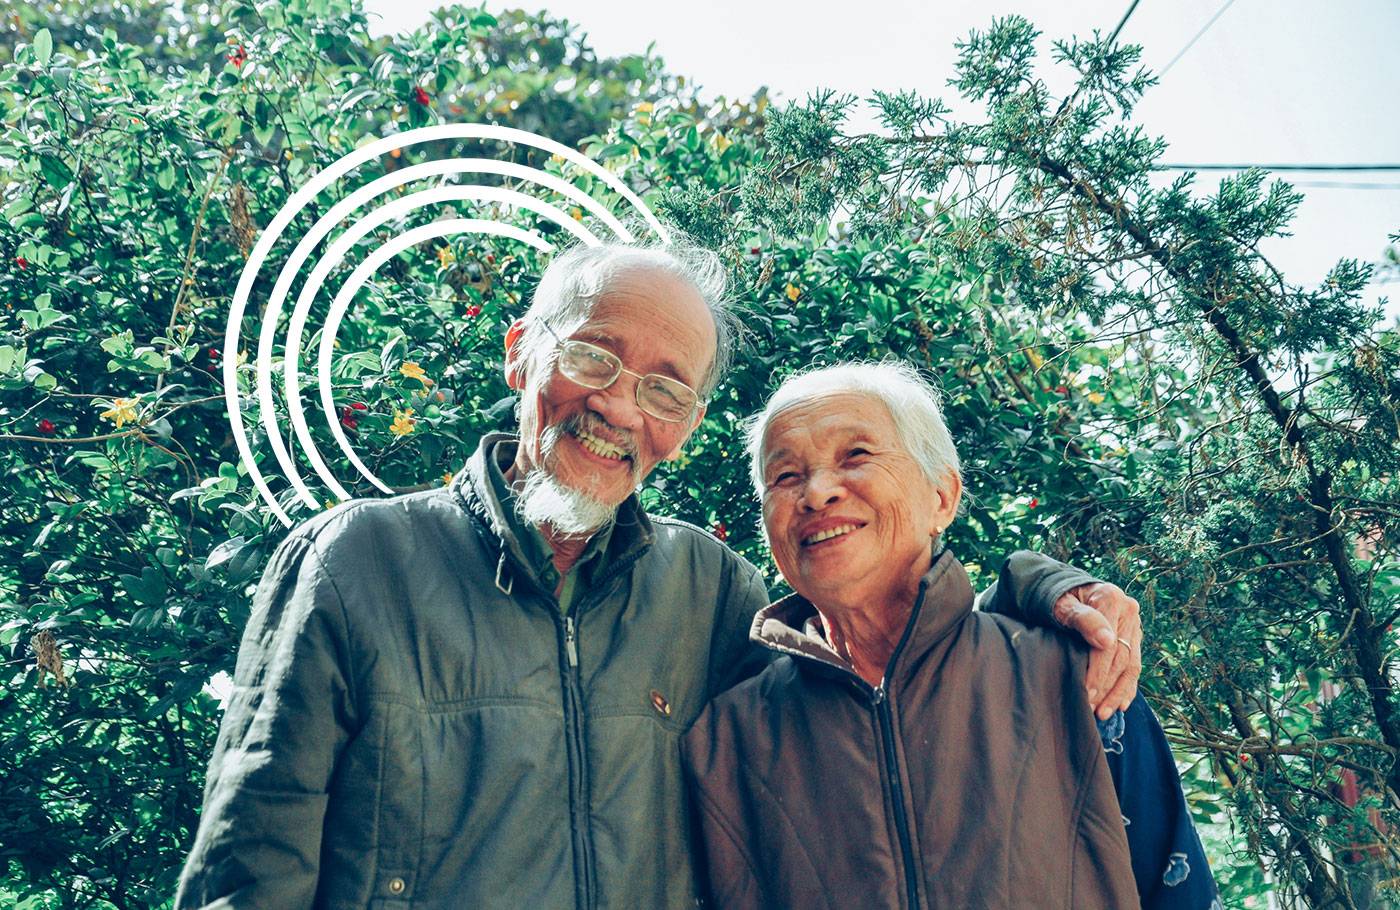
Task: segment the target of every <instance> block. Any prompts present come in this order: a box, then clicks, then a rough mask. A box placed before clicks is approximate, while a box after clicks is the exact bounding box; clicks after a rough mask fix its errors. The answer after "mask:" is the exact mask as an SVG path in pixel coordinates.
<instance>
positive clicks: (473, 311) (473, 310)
mask: <svg viewBox="0 0 1400 910" xmlns="http://www.w3.org/2000/svg"><path fill="white" fill-rule="evenodd" d="M480 315H481V307H480V306H478V305H477V304H475V303H473V304H472V305H471V306H469V307H467V316H468V317H470V318H472V319H475V318H476V317H478V316H480Z"/></svg>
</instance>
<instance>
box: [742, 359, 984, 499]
mask: <svg viewBox="0 0 1400 910" xmlns="http://www.w3.org/2000/svg"><path fill="white" fill-rule="evenodd" d="M840 392H860V393H863V394H866V395H870V396H871V397H873V398H877V399H879V400H880V401H882V402H884V404H885V407H887V408H889V411H890V416H891V417H892V418H893V419H894V426H895V430H896V431H898V433H899V440H900V442H902V443H903V444H904V448H905V450H906V451H908V452H909V454H910V455H911V456H913V458H914V460H915V461H916V462H918V464H919V467H920V468H922V469H923V472H924V476H925V477H927V478H928V480H929V482H930V483H933V484H935V485H937V486H942V485H943V483H944V481H945V479H946V477H947V475H948V472H949V471H951V472H953V474H955V475H958V476H959V477H960V476H961V473H962V467H961V465H960V464H959V461H958V450H957V447H956V446H954V445H953V437H952V435H951V434H950V433H949V432H948V425H947V424H946V423H945V422H944V421H943V408H942V405H941V404H940V401H941V399H942V396H941V395H940V394H939V392H938V389H937V388H935V387H934V385H933V384H932V383H931V382H929V381H928V380H926V379H924V378H923V377H922V376H920V375H919V372H918V370H916V369H914V367H912V366H910V365H909V364H907V363H903V362H902V361H897V360H886V361H881V362H879V363H839V364H835V365H833V366H825V367H816V368H814V369H809V370H806V371H804V372H801V373H794V374H793V375H791V376H789V377H788V378H787V379H784V380H783V383H782V385H780V386H778V390H777V391H776V392H774V393H773V396H772V397H771V398H769V399H768V404H767V405H766V406H765V407H764V408H763V411H762V412H760V413H759V414H758V415H757V416H755V417H754V418H753V419H752V420H750V421H749V424H748V426H747V427H746V428H745V431H744V437H745V446H746V448H747V450H748V454H749V469H750V473H751V476H752V477H753V484H754V489H755V490H757V492H758V495H759V497H760V498H762V496H763V468H764V464H763V435H764V433H766V432H768V425H769V424H770V423H772V422H773V418H774V417H776V416H777V415H778V414H779V413H781V412H782V411H784V410H786V409H787V408H790V407H792V406H793V405H795V404H800V403H801V402H804V401H807V400H809V399H812V398H816V397H818V396H821V395H832V394H836V393H840Z"/></svg>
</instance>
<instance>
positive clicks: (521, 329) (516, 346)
mask: <svg viewBox="0 0 1400 910" xmlns="http://www.w3.org/2000/svg"><path fill="white" fill-rule="evenodd" d="M524 334H525V320H523V319H517V320H515V321H514V322H512V323H511V324H510V328H508V329H506V385H507V386H508V387H509V388H512V389H514V390H516V391H520V390H521V389H523V388H525V364H524V362H523V361H522V360H521V359H520V356H521V355H520V338H521V336H523V335H524Z"/></svg>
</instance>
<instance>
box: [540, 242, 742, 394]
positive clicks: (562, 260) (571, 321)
mask: <svg viewBox="0 0 1400 910" xmlns="http://www.w3.org/2000/svg"><path fill="white" fill-rule="evenodd" d="M635 271H657V272H663V273H665V274H668V275H672V276H674V277H676V278H679V279H681V280H683V281H685V282H687V283H688V284H690V285H691V286H692V287H694V288H695V290H696V292H697V293H699V295H700V297H701V299H703V300H704V301H705V306H706V308H708V309H709V311H710V316H711V317H713V318H714V322H715V340H716V341H715V356H714V359H713V360H712V361H711V362H710V368H709V369H708V370H707V371H706V372H705V375H704V376H703V377H702V378H701V382H700V387H699V388H698V389H696V391H697V392H699V393H700V399H701V400H702V401H704V400H705V399H707V398H709V397H710V394H711V393H712V392H713V391H714V390H715V386H717V385H719V380H720V377H722V376H723V375H724V374H725V373H726V372H727V371H728V369H729V363H730V359H731V357H732V356H733V348H734V338H735V335H736V334H737V328H738V323H737V321H736V320H735V318H734V316H733V314H732V313H731V312H730V307H729V301H728V290H729V275H728V272H727V271H726V270H725V267H724V262H723V260H721V259H720V257H719V255H718V254H716V253H715V252H713V251H712V250H707V249H705V248H704V247H702V246H699V245H696V244H694V243H690V242H689V241H684V240H673V241H672V242H670V243H605V244H602V245H601V246H584V245H582V244H579V245H576V246H573V247H571V248H569V249H567V250H565V251H564V252H562V253H559V254H558V255H556V256H555V257H554V260H553V261H552V262H550V264H549V267H548V268H546V269H545V270H544V274H543V275H541V276H540V283H539V286H538V287H536V288H535V294H534V297H533V298H531V301H530V308H529V309H528V310H526V311H525V317H524V319H525V334H524V335H523V336H522V337H521V339H520V344H521V345H522V349H521V354H522V355H523V357H524V359H525V362H526V363H530V364H534V363H538V362H540V361H539V357H540V355H542V354H543V353H545V352H546V351H548V350H549V348H550V346H551V345H553V344H554V339H553V338H552V337H551V336H550V334H549V332H547V331H544V330H543V329H541V328H539V327H537V326H536V325H535V323H536V322H537V321H541V320H542V321H544V322H545V323H547V324H548V325H549V327H550V328H552V329H554V331H555V332H557V333H558V334H559V335H560V337H568V335H569V333H571V332H574V331H576V330H577V329H578V327H579V326H581V325H583V323H584V322H586V321H587V320H588V317H589V315H590V314H591V313H592V312H593V307H594V305H595V304H596V303H597V301H598V299H599V298H600V297H601V296H603V295H604V294H606V293H607V292H608V291H609V290H611V289H612V287H613V286H614V284H615V283H616V281H617V279H618V278H619V277H621V276H622V275H625V274H628V273H631V272H635Z"/></svg>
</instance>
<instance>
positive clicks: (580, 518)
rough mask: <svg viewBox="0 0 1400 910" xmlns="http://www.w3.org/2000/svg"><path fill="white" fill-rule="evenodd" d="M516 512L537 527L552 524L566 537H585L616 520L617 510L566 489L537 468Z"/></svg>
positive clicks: (528, 478) (527, 481) (529, 477)
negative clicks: (614, 518)
mask: <svg viewBox="0 0 1400 910" xmlns="http://www.w3.org/2000/svg"><path fill="white" fill-rule="evenodd" d="M515 511H516V514H518V515H519V516H520V518H521V519H522V520H523V521H525V522H526V523H527V524H530V525H533V526H535V527H537V528H543V527H544V526H545V525H549V526H550V527H551V528H553V529H554V531H555V533H557V534H562V535H564V536H565V537H585V536H587V535H589V534H592V533H593V532H594V531H596V530H598V529H599V528H601V527H602V526H603V525H605V524H607V523H608V522H610V521H612V518H613V515H614V514H615V513H616V512H617V507H616V506H614V505H609V504H608V503H606V502H603V501H602V500H601V499H598V498H597V497H594V496H591V495H589V494H588V493H585V492H583V491H582V490H575V489H574V488H573V487H569V486H565V485H564V484H563V483H562V482H561V481H560V480H559V479H558V478H557V477H555V476H554V475H553V474H551V473H549V472H548V471H545V470H542V469H539V468H536V469H535V470H533V471H531V472H530V473H529V474H528V475H526V477H525V485H524V486H523V487H521V489H520V492H519V493H518V494H517V496H516V500H515Z"/></svg>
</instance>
